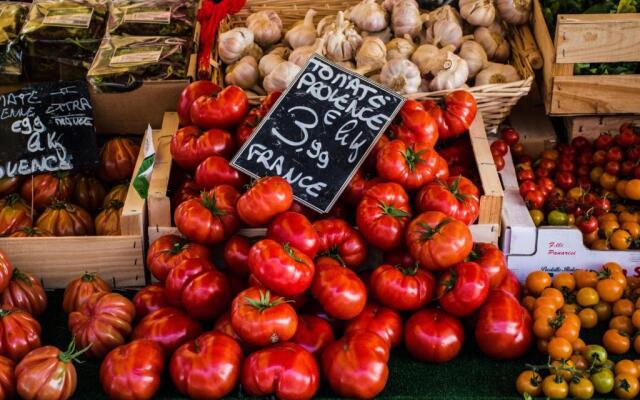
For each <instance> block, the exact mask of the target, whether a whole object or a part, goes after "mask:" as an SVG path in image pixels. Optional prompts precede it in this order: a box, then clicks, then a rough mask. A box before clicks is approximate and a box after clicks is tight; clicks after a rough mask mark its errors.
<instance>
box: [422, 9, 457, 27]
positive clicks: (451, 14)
mask: <svg viewBox="0 0 640 400" xmlns="http://www.w3.org/2000/svg"><path fill="white" fill-rule="evenodd" d="M427 19H428V23H429V24H433V23H435V22H437V21H442V20H445V21H451V22H455V23H456V24H458V25H460V26H462V24H463V21H462V17H461V16H460V13H459V12H458V10H456V9H455V8H453V7H451V6H450V5H448V4H447V5H444V6H442V7H438V8H436V9H435V10H433V11H431V12H430V13H429V14H428V15H427Z"/></svg>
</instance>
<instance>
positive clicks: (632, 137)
mask: <svg viewBox="0 0 640 400" xmlns="http://www.w3.org/2000/svg"><path fill="white" fill-rule="evenodd" d="M619 132H620V134H619V135H616V137H615V139H616V142H617V143H618V144H619V145H620V146H622V147H629V146H632V145H634V144H635V143H636V134H635V132H634V126H633V125H632V124H631V123H629V122H625V123H623V124H622V125H620V129H619Z"/></svg>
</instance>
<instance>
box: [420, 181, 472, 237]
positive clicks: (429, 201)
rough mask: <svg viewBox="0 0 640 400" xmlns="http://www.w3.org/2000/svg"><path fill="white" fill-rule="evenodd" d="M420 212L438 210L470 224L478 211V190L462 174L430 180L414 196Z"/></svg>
mask: <svg viewBox="0 0 640 400" xmlns="http://www.w3.org/2000/svg"><path fill="white" fill-rule="evenodd" d="M416 206H417V208H418V210H420V212H424V211H440V212H442V213H444V214H446V215H448V216H450V217H453V218H455V219H458V220H460V221H462V222H464V223H465V224H467V225H471V224H473V223H474V222H475V220H476V219H477V218H478V214H479V212H480V191H479V190H478V188H477V187H476V185H474V184H473V182H471V181H470V180H469V179H467V178H465V177H464V176H462V175H458V176H450V177H449V178H448V179H447V180H446V181H444V182H443V181H438V182H431V183H429V184H427V185H425V186H423V187H422V189H420V191H419V192H418V194H417V196H416Z"/></svg>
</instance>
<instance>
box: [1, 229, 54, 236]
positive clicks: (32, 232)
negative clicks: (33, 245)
mask: <svg viewBox="0 0 640 400" xmlns="http://www.w3.org/2000/svg"><path fill="white" fill-rule="evenodd" d="M51 236H53V235H52V234H51V232H49V231H45V230H42V229H40V228H31V227H25V228H22V229H20V230H17V231H15V232H13V233H12V234H11V235H9V237H51Z"/></svg>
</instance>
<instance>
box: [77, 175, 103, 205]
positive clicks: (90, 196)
mask: <svg viewBox="0 0 640 400" xmlns="http://www.w3.org/2000/svg"><path fill="white" fill-rule="evenodd" d="M106 195H107V189H106V188H105V187H104V184H103V183H102V182H100V180H99V179H96V178H95V177H94V176H91V175H87V174H78V175H77V176H76V178H75V185H74V188H73V195H72V196H71V202H72V203H73V204H77V205H79V206H80V207H82V208H84V209H85V210H87V211H89V212H90V213H93V212H95V211H97V210H98V209H99V208H100V207H102V202H103V201H104V198H105V196H106Z"/></svg>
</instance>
